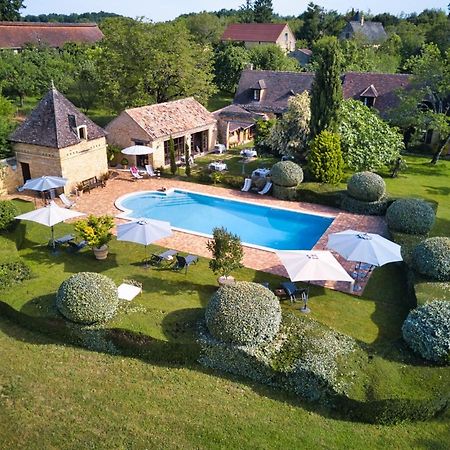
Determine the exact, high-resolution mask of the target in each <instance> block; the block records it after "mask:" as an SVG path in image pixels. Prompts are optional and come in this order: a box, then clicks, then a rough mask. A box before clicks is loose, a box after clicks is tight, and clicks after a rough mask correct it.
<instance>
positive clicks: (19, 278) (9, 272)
mask: <svg viewBox="0 0 450 450" xmlns="http://www.w3.org/2000/svg"><path fill="white" fill-rule="evenodd" d="M30 278H31V269H30V268H29V267H28V265H27V264H25V263H24V262H23V261H22V260H18V261H10V262H5V263H2V264H0V289H5V288H7V287H9V286H13V285H14V284H19V283H22V282H23V281H25V280H29V279H30Z"/></svg>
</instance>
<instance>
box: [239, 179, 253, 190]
mask: <svg viewBox="0 0 450 450" xmlns="http://www.w3.org/2000/svg"><path fill="white" fill-rule="evenodd" d="M251 187H252V179H251V178H246V179H245V180H244V186H242V189H241V191H242V192H248V191H249V190H250V188H251Z"/></svg>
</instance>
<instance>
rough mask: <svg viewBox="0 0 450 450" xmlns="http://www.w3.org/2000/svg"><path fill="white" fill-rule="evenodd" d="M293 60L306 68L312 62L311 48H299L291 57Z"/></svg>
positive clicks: (290, 54)
mask: <svg viewBox="0 0 450 450" xmlns="http://www.w3.org/2000/svg"><path fill="white" fill-rule="evenodd" d="M288 56H290V57H291V58H295V59H296V60H297V61H298V63H299V64H300V66H301V67H305V66H306V65H307V64H309V62H310V61H311V57H312V51H311V50H310V49H309V48H298V49H297V50H294V51H293V52H290V53H289V55H288Z"/></svg>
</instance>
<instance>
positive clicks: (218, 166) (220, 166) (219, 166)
mask: <svg viewBox="0 0 450 450" xmlns="http://www.w3.org/2000/svg"><path fill="white" fill-rule="evenodd" d="M208 167H209V169H211V170H215V171H216V172H223V171H224V170H228V167H227V165H226V164H225V163H222V162H212V163H210V164H209V166H208Z"/></svg>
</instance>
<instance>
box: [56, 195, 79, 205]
mask: <svg viewBox="0 0 450 450" xmlns="http://www.w3.org/2000/svg"><path fill="white" fill-rule="evenodd" d="M59 198H60V199H61V201H62V202H63V204H64V206H65V207H66V208H69V209H70V208H72V206H74V205H75V203H76V202H73V201H72V200H70V199H69V198H67V196H66V194H59Z"/></svg>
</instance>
